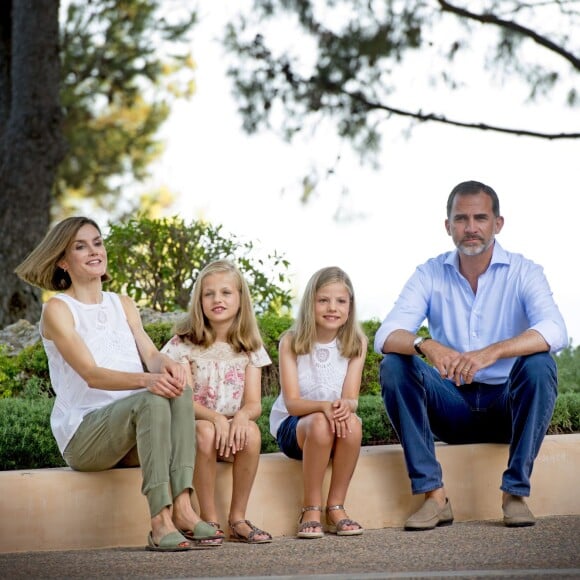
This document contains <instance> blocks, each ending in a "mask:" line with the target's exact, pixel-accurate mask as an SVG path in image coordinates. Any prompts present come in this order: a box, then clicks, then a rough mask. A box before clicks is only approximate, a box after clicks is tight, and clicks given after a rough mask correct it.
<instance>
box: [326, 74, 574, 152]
mask: <svg viewBox="0 0 580 580" xmlns="http://www.w3.org/2000/svg"><path fill="white" fill-rule="evenodd" d="M334 88H335V90H337V91H338V92H340V93H342V94H344V95H347V96H348V97H350V98H351V99H353V100H355V101H358V102H359V103H361V104H363V105H364V106H365V107H366V108H368V109H369V110H381V111H387V112H388V113H391V114H393V115H399V116H402V117H410V118H412V119H417V120H418V121H421V122H424V121H434V122H436V123H443V124H445V125H452V126H454V127H464V128H467V129H479V130H480V131H493V132H495V133H506V134H509V135H521V136H525V137H536V138H539V139H547V140H550V141H553V140H556V139H579V138H580V133H543V132H541V131H531V130H528V129H510V128H509V127H500V126H498V125H488V124H487V123H466V122H463V121H455V120H453V119H448V118H447V117H445V116H444V115H438V114H436V113H422V112H421V111H405V110H404V109H398V108H396V107H390V106H388V105H383V104H382V103H377V102H372V101H369V100H368V99H367V98H366V97H365V96H364V95H363V94H362V93H360V92H356V93H350V92H348V91H345V90H343V89H342V88H341V87H340V86H338V85H335V86H334Z"/></svg>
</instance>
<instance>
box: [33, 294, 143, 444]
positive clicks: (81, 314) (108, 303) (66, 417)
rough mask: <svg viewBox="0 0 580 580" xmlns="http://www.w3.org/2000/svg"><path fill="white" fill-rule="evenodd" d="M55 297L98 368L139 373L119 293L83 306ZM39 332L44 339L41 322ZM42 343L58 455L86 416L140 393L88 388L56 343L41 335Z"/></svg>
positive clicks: (138, 359)
mask: <svg viewBox="0 0 580 580" xmlns="http://www.w3.org/2000/svg"><path fill="white" fill-rule="evenodd" d="M55 298H57V299H59V300H62V301H63V302H66V304H67V306H68V307H69V308H70V311H71V312H72V315H73V319H74V324H75V330H76V331H77V332H78V333H79V335H80V337H81V338H82V339H83V341H84V343H85V344H86V345H87V347H88V349H89V350H90V351H91V354H92V355H93V358H94V359H95V362H96V364H97V365H98V366H100V367H104V368H107V369H112V370H117V371H126V372H143V364H142V363H141V359H140V357H139V352H138V350H137V345H136V344H135V339H134V337H133V333H132V332H131V329H130V328H129V323H128V322H127V317H126V316H125V311H124V310H123V305H122V304H121V300H120V298H119V296H117V294H115V293H113V292H103V300H102V302H101V303H100V304H83V303H82V302H79V301H78V300H75V299H74V298H72V297H71V296H69V295H68V294H57V295H56V296H55ZM40 332H41V336H42V319H41V323H40ZM42 343H43V345H44V350H45V351H46V356H47V358H48V369H49V373H50V382H51V384H52V388H53V389H54V392H55V393H56V399H55V402H54V407H53V409H52V414H51V416H50V426H51V428H52V432H53V434H54V437H55V439H56V442H57V444H58V448H59V449H60V452H61V453H62V452H64V450H65V449H66V446H67V445H68V442H69V441H70V440H71V439H72V436H73V435H74V434H75V432H76V430H77V429H78V427H79V425H80V424H81V422H82V420H83V417H84V416H85V415H86V414H88V413H90V412H91V411H94V410H95V409H100V408H101V407H104V406H106V405H108V404H110V403H112V402H114V401H118V400H120V399H124V398H125V397H128V396H129V395H132V394H133V393H135V392H139V391H140V390H141V389H136V390H130V391H106V390H104V389H92V388H91V387H89V386H88V384H87V383H86V381H85V380H84V379H83V378H82V377H81V376H80V375H79V374H77V372H76V371H75V370H74V369H73V368H72V367H71V366H70V365H69V364H68V363H67V362H66V361H65V360H64V358H63V357H62V355H61V354H60V352H59V351H58V349H57V348H56V346H55V344H54V342H52V341H51V340H47V339H46V338H44V336H42Z"/></svg>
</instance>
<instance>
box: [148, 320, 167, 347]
mask: <svg viewBox="0 0 580 580" xmlns="http://www.w3.org/2000/svg"><path fill="white" fill-rule="evenodd" d="M144 328H145V332H146V333H147V334H148V335H149V336H150V338H151V340H152V341H153V343H154V344H155V346H156V347H157V348H158V349H161V348H163V345H164V344H165V343H166V342H167V341H168V340H169V339H170V338H171V337H172V336H173V334H172V333H171V330H172V328H173V323H171V322H153V323H151V324H146V325H145V326H144Z"/></svg>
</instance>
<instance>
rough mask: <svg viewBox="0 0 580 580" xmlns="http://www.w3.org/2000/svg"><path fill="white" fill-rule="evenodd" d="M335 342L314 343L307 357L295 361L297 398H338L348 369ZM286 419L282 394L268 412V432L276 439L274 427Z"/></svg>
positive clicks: (325, 399)
mask: <svg viewBox="0 0 580 580" xmlns="http://www.w3.org/2000/svg"><path fill="white" fill-rule="evenodd" d="M338 346H339V345H338V343H337V341H336V339H335V340H333V341H332V342H329V343H327V344H319V343H315V345H314V350H313V351H312V352H311V353H310V354H303V355H299V356H298V357H297V358H296V364H297V367H298V384H299V385H300V397H301V398H303V399H311V400H313V401H336V399H340V397H341V395H342V387H343V385H344V379H345V377H346V372H347V370H348V363H349V359H347V358H345V357H343V356H342V355H341V354H340V350H339V347H338ZM288 416H289V413H288V410H287V409H286V404H285V403H284V397H283V396H282V393H280V395H279V396H278V398H277V399H276V401H274V404H273V405H272V410H271V411H270V433H272V436H273V437H276V434H277V433H278V428H279V427H280V425H281V424H282V422H283V421H284V420H285V419H286V418H287V417H288Z"/></svg>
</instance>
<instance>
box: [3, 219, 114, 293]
mask: <svg viewBox="0 0 580 580" xmlns="http://www.w3.org/2000/svg"><path fill="white" fill-rule="evenodd" d="M87 224H90V225H91V226H93V227H95V228H96V230H97V231H98V232H99V234H100V233H101V228H99V226H98V225H97V224H96V223H95V222H94V221H93V220H92V219H90V218H87V217H83V216H76V217H69V218H66V219H64V220H62V221H61V222H59V223H57V224H56V225H55V226H54V227H53V228H52V229H51V230H50V231H49V232H48V233H47V234H46V236H44V239H43V240H42V241H41V242H40V243H39V244H38V246H36V248H34V250H32V252H31V253H30V254H29V255H28V257H27V258H26V259H25V260H24V261H23V262H22V263H21V264H20V265H19V266H18V267H17V268H16V269H15V270H14V273H15V274H16V275H17V276H18V277H19V278H21V279H22V280H24V281H25V282H28V283H29V284H32V286H38V287H39V288H42V289H43V290H56V291H58V290H66V289H67V288H70V286H71V284H72V281H71V279H70V276H69V274H68V272H65V271H64V270H63V269H62V268H61V267H60V266H58V262H60V261H61V260H62V259H63V258H64V255H65V252H66V250H67V248H68V247H69V245H70V244H71V242H72V241H73V240H74V238H75V236H76V234H77V232H78V231H79V230H80V229H81V228H82V227H83V226H84V225H87ZM110 279H111V277H110V276H109V274H104V275H103V276H101V280H102V281H103V282H106V281H107V280H110Z"/></svg>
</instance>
